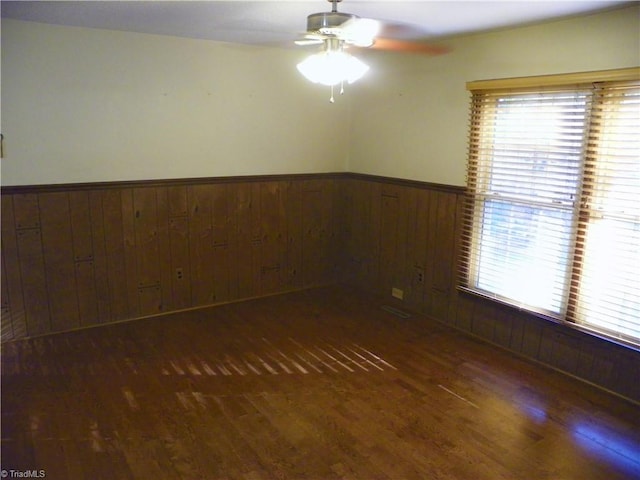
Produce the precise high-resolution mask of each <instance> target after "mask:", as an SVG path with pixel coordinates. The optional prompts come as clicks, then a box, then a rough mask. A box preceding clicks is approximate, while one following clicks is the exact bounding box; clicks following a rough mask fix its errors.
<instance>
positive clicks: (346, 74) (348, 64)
mask: <svg viewBox="0 0 640 480" xmlns="http://www.w3.org/2000/svg"><path fill="white" fill-rule="evenodd" d="M297 68H298V70H299V71H300V73H302V75H304V76H305V77H306V78H307V79H308V80H310V81H312V82H313V83H320V84H322V85H329V86H331V85H338V84H339V83H342V82H344V81H346V82H348V83H353V82H355V81H356V80H359V79H360V78H361V77H362V76H363V75H364V74H365V73H367V71H368V70H369V66H368V65H366V64H365V63H364V62H362V61H361V60H358V59H357V58H356V57H353V56H351V55H349V54H348V53H346V52H344V51H342V50H337V51H335V50H328V51H324V52H320V53H316V54H314V55H311V56H310V57H307V58H306V59H305V60H303V61H302V62H300V63H299V64H298V65H297Z"/></svg>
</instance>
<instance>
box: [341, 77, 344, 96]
mask: <svg viewBox="0 0 640 480" xmlns="http://www.w3.org/2000/svg"><path fill="white" fill-rule="evenodd" d="M340 95H344V80H342V81H341V82H340Z"/></svg>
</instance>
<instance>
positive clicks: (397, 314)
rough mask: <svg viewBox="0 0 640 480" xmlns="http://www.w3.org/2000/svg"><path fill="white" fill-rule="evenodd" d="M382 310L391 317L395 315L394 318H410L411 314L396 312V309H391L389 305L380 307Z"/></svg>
mask: <svg viewBox="0 0 640 480" xmlns="http://www.w3.org/2000/svg"><path fill="white" fill-rule="evenodd" d="M382 309H383V310H384V311H386V312H389V313H391V314H393V315H395V316H396V317H400V318H411V314H409V313H407V312H403V311H402V310H398V309H397V308H394V307H391V306H389V305H382Z"/></svg>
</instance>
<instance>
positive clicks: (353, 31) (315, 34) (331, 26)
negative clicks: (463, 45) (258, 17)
mask: <svg viewBox="0 0 640 480" xmlns="http://www.w3.org/2000/svg"><path fill="white" fill-rule="evenodd" d="M327 1H328V2H329V3H331V11H330V12H320V13H313V14H311V15H309V16H308V17H307V31H306V33H305V34H304V37H303V38H302V39H300V40H296V41H295V43H296V45H301V46H306V45H319V44H323V43H325V42H326V41H327V40H338V41H341V42H344V46H345V47H359V48H372V49H377V50H386V51H397V52H411V53H422V54H428V55H440V54H443V53H446V52H447V51H448V49H447V48H446V47H444V46H442V45H434V44H429V43H426V42H422V41H416V40H407V39H406V38H407V37H410V36H415V35H416V34H418V32H419V31H418V29H417V28H416V27H414V26H411V25H408V24H403V23H398V22H390V21H382V20H374V19H371V18H361V17H359V16H357V15H354V14H352V13H345V12H338V3H340V2H342V0H327Z"/></svg>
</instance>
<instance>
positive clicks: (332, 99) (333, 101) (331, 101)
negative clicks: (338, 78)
mask: <svg viewBox="0 0 640 480" xmlns="http://www.w3.org/2000/svg"><path fill="white" fill-rule="evenodd" d="M329 103H335V99H334V98H333V85H331V98H330V99H329Z"/></svg>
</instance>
